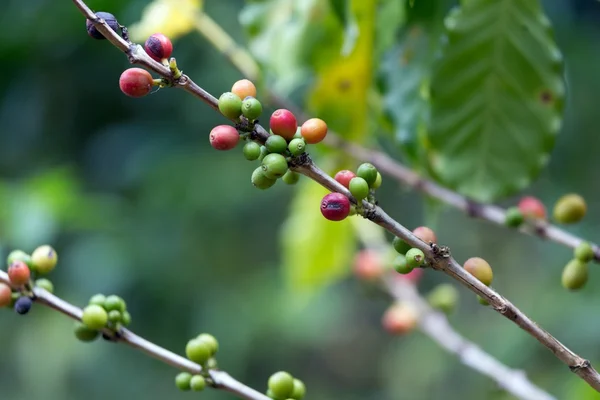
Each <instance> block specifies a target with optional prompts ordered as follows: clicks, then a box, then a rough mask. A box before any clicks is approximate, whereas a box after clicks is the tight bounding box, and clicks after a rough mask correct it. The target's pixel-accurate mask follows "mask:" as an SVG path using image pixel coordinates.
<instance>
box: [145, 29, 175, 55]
mask: <svg viewBox="0 0 600 400" xmlns="http://www.w3.org/2000/svg"><path fill="white" fill-rule="evenodd" d="M144 49H145V50H146V53H148V55H149V56H150V57H151V58H153V59H154V60H156V61H162V60H164V59H165V58H169V57H171V53H173V43H171V40H170V39H169V38H168V37H166V36H165V35H163V34H162V33H155V34H154V35H152V36H150V37H149V38H148V39H146V43H144Z"/></svg>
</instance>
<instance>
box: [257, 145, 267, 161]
mask: <svg viewBox="0 0 600 400" xmlns="http://www.w3.org/2000/svg"><path fill="white" fill-rule="evenodd" d="M267 154H269V150H267V148H266V147H265V146H260V156H259V157H258V161H262V160H264V158H265V157H266V156H267Z"/></svg>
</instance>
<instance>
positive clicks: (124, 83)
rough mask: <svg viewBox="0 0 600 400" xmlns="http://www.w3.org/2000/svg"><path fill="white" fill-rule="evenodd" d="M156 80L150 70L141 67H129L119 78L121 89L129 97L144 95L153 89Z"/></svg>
mask: <svg viewBox="0 0 600 400" xmlns="http://www.w3.org/2000/svg"><path fill="white" fill-rule="evenodd" d="M153 84H154V80H153V79H152V75H150V72H148V71H146V70H145V69H141V68H129V69H126V70H125V71H123V73H122V74H121V77H120V78H119V87H120V88H121V91H122V92H123V93H125V94H126V95H127V96H129V97H144V96H146V95H147V94H148V93H150V92H151V91H152V86H153Z"/></svg>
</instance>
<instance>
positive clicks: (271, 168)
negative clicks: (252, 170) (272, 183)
mask: <svg viewBox="0 0 600 400" xmlns="http://www.w3.org/2000/svg"><path fill="white" fill-rule="evenodd" d="M262 170H263V173H264V175H265V176H266V177H267V178H271V179H277V178H281V177H282V176H283V175H285V173H286V172H287V170H288V163H287V161H286V159H285V157H284V156H282V155H281V154H275V153H271V154H267V155H266V156H265V158H263V160H262Z"/></svg>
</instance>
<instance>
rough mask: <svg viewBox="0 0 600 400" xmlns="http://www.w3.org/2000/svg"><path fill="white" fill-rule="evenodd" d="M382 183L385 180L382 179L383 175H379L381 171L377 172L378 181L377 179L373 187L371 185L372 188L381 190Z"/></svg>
mask: <svg viewBox="0 0 600 400" xmlns="http://www.w3.org/2000/svg"><path fill="white" fill-rule="evenodd" d="M382 181H383V178H382V177H381V174H380V173H379V171H377V179H375V182H373V185H371V187H372V188H373V189H379V187H380V186H381V182H382Z"/></svg>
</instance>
